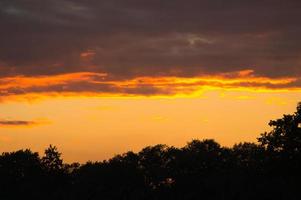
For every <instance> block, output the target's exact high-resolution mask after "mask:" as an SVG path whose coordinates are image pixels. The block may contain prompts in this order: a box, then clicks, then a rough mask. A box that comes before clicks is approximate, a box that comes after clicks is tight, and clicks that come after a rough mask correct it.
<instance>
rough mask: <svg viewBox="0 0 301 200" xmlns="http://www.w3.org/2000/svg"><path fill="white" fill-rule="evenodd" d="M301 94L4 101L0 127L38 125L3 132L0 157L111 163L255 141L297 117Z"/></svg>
mask: <svg viewBox="0 0 301 200" xmlns="http://www.w3.org/2000/svg"><path fill="white" fill-rule="evenodd" d="M300 99H301V94H300V92H298V91H273V92H258V91H257V92H256V91H248V90H245V91H242V90H238V91H235V90H227V89H216V90H214V91H210V90H208V91H205V92H203V93H202V94H201V95H199V96H195V97H192V96H190V97H173V98H163V97H162V98H161V97H142V96H140V97H96V96H69V97H64V96H60V95H58V96H54V97H45V96H44V97H43V98H42V99H34V100H33V101H24V100H22V101H14V100H11V101H5V102H2V103H1V104H0V110H1V112H2V113H5V116H4V115H3V114H2V115H1V116H0V120H3V121H4V120H6V121H14V120H24V121H30V122H35V123H36V124H31V125H30V126H24V125H21V126H18V125H17V126H0V130H1V135H0V144H1V145H0V151H12V150H18V149H22V148H23V149H24V148H31V149H32V150H33V151H39V152H40V153H42V152H43V150H44V149H45V148H46V147H47V146H48V145H49V144H53V145H56V146H58V148H59V150H60V151H61V152H62V153H63V158H64V159H65V160H66V161H67V162H73V161H80V162H85V161H88V160H94V161H95V160H102V159H108V158H110V157H112V156H114V155H115V154H119V153H124V152H126V151H129V150H133V151H139V150H140V149H141V148H143V147H145V146H147V145H155V144H158V143H163V144H168V145H173V146H177V147H180V146H184V145H185V144H186V142H188V141H190V140H191V139H208V138H213V139H215V140H216V141H217V142H219V143H221V144H222V145H224V146H231V145H233V144H234V143H238V142H244V141H248V142H256V138H257V137H258V136H259V134H260V133H263V132H264V131H267V130H270V129H269V127H268V125H267V124H268V122H269V120H271V119H276V118H279V117H281V116H282V114H287V113H292V112H294V111H295V107H296V104H297V102H298V101H299V100H300Z"/></svg>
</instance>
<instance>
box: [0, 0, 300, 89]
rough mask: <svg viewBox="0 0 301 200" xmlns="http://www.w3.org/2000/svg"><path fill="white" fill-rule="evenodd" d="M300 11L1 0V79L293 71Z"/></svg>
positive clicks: (293, 7)
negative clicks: (84, 73)
mask: <svg viewBox="0 0 301 200" xmlns="http://www.w3.org/2000/svg"><path fill="white" fill-rule="evenodd" d="M300 9H301V1H299V0H287V1H283V0H253V1H246V0H227V1H224V0H202V1H201V0H190V1H182V0H173V1H168V0H145V1H141V0H110V1H105V0H89V1H82V0H59V1H51V0H44V1H39V0H24V1H19V0H2V1H1V2H0V27H1V32H0V44H1V46H0V76H2V77H3V76H13V75H51V74H60V73H71V72H80V71H91V72H106V73H109V74H110V77H112V78H115V79H128V78H133V77H139V76H170V75H173V76H198V75H200V74H215V73H225V72H233V71H239V70H243V69H253V70H254V71H255V74H256V75H260V76H268V77H286V76H291V77H292V76H300V75H301V66H300V65H301V62H300V58H301V40H300V34H301V27H300V26H299V24H300V22H299V20H300V19H301V12H300ZM88 51H90V52H94V54H93V56H92V55H91V57H90V58H89V59H84V58H83V57H81V56H80V55H81V54H82V53H83V52H88ZM148 91H149V90H148Z"/></svg>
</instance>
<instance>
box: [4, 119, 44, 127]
mask: <svg viewBox="0 0 301 200" xmlns="http://www.w3.org/2000/svg"><path fill="white" fill-rule="evenodd" d="M45 123H49V122H48V120H32V121H28V120H8V119H2V120H1V119H0V128H1V127H8V128H14V127H32V126H37V125H41V124H45Z"/></svg>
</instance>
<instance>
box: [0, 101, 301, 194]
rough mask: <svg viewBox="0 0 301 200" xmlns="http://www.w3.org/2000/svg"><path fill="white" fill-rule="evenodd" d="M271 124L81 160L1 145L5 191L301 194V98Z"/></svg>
mask: <svg viewBox="0 0 301 200" xmlns="http://www.w3.org/2000/svg"><path fill="white" fill-rule="evenodd" d="M270 126H272V128H273V130H272V131H271V132H270V133H264V134H262V135H261V136H260V137H259V138H258V144H254V143H241V144H237V145H234V146H233V147H232V148H225V147H221V146H220V145H219V144H218V143H216V142H215V141H213V140H203V141H199V140H193V141H191V142H189V143H188V144H187V145H186V146H185V147H183V148H174V147H168V146H166V145H156V146H152V147H146V148H144V149H143V150H141V151H140V152H139V153H133V152H128V153H125V154H123V155H118V156H115V157H114V158H112V159H110V160H108V161H103V162H95V163H92V162H88V163H86V164H83V165H79V164H77V163H74V164H64V163H63V161H62V160H61V158H60V153H59V152H58V151H57V149H56V148H55V147H52V146H50V147H49V148H48V149H46V151H45V155H44V156H43V157H40V156H39V155H38V153H33V152H31V151H30V150H20V151H17V152H11V153H3V154H2V155H1V156H0V199H3V200H9V199H29V200H30V199H39V200H48V199H54V200H60V199H70V200H71V199H72V200H77V199H82V200H94V199H95V200H96V199H103V200H113V199H116V200H117V199H118V200H119V199H120V200H136V199H137V200H143V199H149V200H155V199H158V200H159V199H162V200H163V199H164V200H167V199H185V200H186V199H187V200H189V199H209V200H214V199H218V200H223V199H231V200H238V199H239V200H240V199H241V200H249V199H250V200H251V199H252V200H254V199H266V200H268V199H271V200H272V199H273V200H278V199H283V200H293V199H294V200H297V199H301V188H300V187H301V183H300V181H301V179H300V178H301V105H300V104H299V106H298V107H297V112H296V113H294V114H293V115H284V116H283V118H282V119H278V120H275V121H271V122H270ZM242 134H243V133H242Z"/></svg>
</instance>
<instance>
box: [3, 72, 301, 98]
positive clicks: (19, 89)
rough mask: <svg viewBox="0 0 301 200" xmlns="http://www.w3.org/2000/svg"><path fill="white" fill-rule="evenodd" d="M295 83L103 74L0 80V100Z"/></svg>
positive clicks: (294, 85) (242, 76) (232, 76)
mask: <svg viewBox="0 0 301 200" xmlns="http://www.w3.org/2000/svg"><path fill="white" fill-rule="evenodd" d="M298 81H299V80H298V79H297V78H294V77H288V78H269V77H260V76H255V75H254V74H253V71H252V70H244V71H238V72H233V73H224V74H219V75H215V76H212V75H211V76H198V77H170V76H167V77H137V78H133V79H129V80H114V79H112V78H111V77H110V76H109V75H108V74H106V73H93V72H78V73H69V74H61V75H51V76H38V77H26V76H16V77H5V78H2V79H0V99H2V100H3V99H8V98H12V97H13V98H16V97H18V96H31V97H32V96H36V97H37V96H40V95H52V96H54V95H59V96H79V95H83V96H110V97H111V96H179V95H180V96H181V95H188V96H191V95H195V94H199V93H201V92H203V91H206V90H216V89H223V90H248V91H250V90H251V91H265V92H269V91H279V90H280V91H287V90H300V89H301V85H298Z"/></svg>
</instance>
